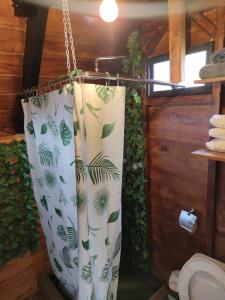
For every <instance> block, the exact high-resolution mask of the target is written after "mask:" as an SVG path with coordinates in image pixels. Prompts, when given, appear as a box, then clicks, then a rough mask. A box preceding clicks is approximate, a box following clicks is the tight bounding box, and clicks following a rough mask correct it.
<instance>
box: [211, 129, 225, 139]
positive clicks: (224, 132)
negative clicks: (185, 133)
mask: <svg viewBox="0 0 225 300" xmlns="http://www.w3.org/2000/svg"><path fill="white" fill-rule="evenodd" d="M209 136H211V137H214V138H216V139H220V140H225V128H212V129H210V130H209Z"/></svg>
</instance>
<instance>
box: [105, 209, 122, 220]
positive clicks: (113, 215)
mask: <svg viewBox="0 0 225 300" xmlns="http://www.w3.org/2000/svg"><path fill="white" fill-rule="evenodd" d="M119 215H120V210H117V211H114V212H112V213H111V215H110V217H109V220H108V223H114V222H116V221H117V220H118V218H119Z"/></svg>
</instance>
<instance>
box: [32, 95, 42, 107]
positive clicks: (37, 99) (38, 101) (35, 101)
mask: <svg viewBox="0 0 225 300" xmlns="http://www.w3.org/2000/svg"><path fill="white" fill-rule="evenodd" d="M30 102H31V103H32V104H33V105H34V106H36V107H38V108H39V109H41V108H42V105H43V104H44V102H45V98H44V97H43V95H38V96H34V97H31V98H30Z"/></svg>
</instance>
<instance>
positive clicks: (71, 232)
mask: <svg viewBox="0 0 225 300" xmlns="http://www.w3.org/2000/svg"><path fill="white" fill-rule="evenodd" d="M68 219H69V220H70V222H71V224H72V226H70V227H67V234H68V239H69V242H70V248H71V249H74V250H75V249H76V248H77V247H78V233H77V231H76V229H75V227H74V224H73V222H72V220H71V219H70V218H69V217H68Z"/></svg>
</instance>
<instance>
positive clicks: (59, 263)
mask: <svg viewBox="0 0 225 300" xmlns="http://www.w3.org/2000/svg"><path fill="white" fill-rule="evenodd" d="M73 92H74V95H73ZM74 98H75V101H74ZM74 106H75V107H74ZM124 106H125V88H124V87H106V86H101V85H94V84H78V83H75V84H74V88H73V87H70V88H69V89H67V88H64V89H63V90H61V91H60V92H59V91H54V92H51V93H49V94H46V95H44V96H38V97H32V98H30V101H29V103H23V108H24V112H25V131H26V139H27V147H28V153H29V160H30V163H31V164H32V166H33V169H31V175H32V181H33V189H34V194H35V199H36V201H37V205H38V209H39V211H40V218H41V223H42V226H43V229H44V232H45V236H46V243H47V247H48V252H49V258H50V261H51V263H52V268H53V270H54V272H55V275H56V276H57V277H58V279H59V280H60V281H61V283H62V284H63V285H64V286H65V288H66V289H67V290H68V292H69V293H70V294H72V295H73V296H75V297H76V299H77V300H109V299H111V300H112V299H114V300H115V299H116V293H117V284H118V275H119V263H120V249H121V239H122V234H121V185H122V182H121V181H122V163H123V134H124Z"/></svg>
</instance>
